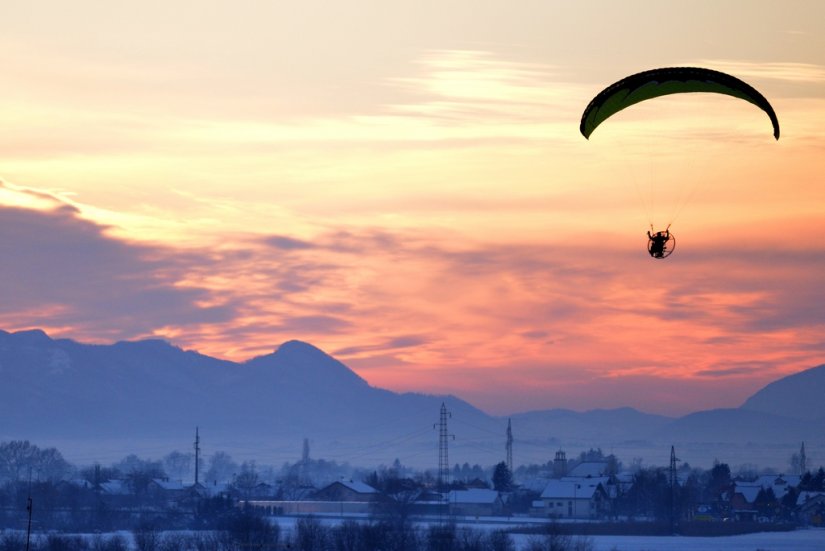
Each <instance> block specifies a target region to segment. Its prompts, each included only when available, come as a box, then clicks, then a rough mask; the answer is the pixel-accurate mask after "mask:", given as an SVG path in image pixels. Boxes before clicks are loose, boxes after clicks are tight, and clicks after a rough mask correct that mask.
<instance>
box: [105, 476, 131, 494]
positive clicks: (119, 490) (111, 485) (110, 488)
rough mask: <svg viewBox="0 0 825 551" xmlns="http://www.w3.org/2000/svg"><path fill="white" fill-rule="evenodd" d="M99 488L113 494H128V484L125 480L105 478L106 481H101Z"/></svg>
mask: <svg viewBox="0 0 825 551" xmlns="http://www.w3.org/2000/svg"><path fill="white" fill-rule="evenodd" d="M100 489H101V490H103V492H104V493H107V494H109V495H113V496H123V495H128V494H129V493H130V491H129V485H128V484H126V481H125V480H120V479H115V480H107V481H106V482H102V483H101V484H100Z"/></svg>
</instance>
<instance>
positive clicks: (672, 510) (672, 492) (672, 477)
mask: <svg viewBox="0 0 825 551" xmlns="http://www.w3.org/2000/svg"><path fill="white" fill-rule="evenodd" d="M677 461H679V460H678V459H676V448H675V447H674V446H670V472H669V476H668V479H669V480H668V482H670V532H671V533H673V534H675V533H676V485H677V484H678V481H677V479H676V462H677Z"/></svg>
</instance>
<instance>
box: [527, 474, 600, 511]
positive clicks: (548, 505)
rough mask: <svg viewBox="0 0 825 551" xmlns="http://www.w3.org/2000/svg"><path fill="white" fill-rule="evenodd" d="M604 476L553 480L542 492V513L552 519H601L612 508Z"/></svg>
mask: <svg viewBox="0 0 825 551" xmlns="http://www.w3.org/2000/svg"><path fill="white" fill-rule="evenodd" d="M603 481H604V478H563V479H561V480H550V481H549V482H548V483H547V486H546V487H545V488H544V491H543V492H542V493H541V501H543V502H544V508H543V510H542V511H541V513H542V516H547V517H551V518H578V519H593V518H600V517H602V516H604V515H605V514H607V513H608V512H609V511H610V498H609V495H608V492H607V490H606V489H605V486H604V484H603Z"/></svg>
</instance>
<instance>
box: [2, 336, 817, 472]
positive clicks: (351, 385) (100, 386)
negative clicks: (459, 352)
mask: <svg viewBox="0 0 825 551" xmlns="http://www.w3.org/2000/svg"><path fill="white" fill-rule="evenodd" d="M823 396H825V365H822V366H819V367H814V368H812V369H808V370H806V371H803V372H800V373H797V374H794V375H791V376H788V377H785V378H782V379H780V380H777V381H775V382H773V383H771V384H769V385H767V386H765V387H764V388H763V389H761V390H760V391H758V392H757V393H755V394H754V395H753V396H751V397H750V398H748V399H747V400H746V401H745V402H744V404H742V405H741V406H740V407H736V408H729V409H716V410H710V411H700V412H696V413H692V414H689V415H686V416H683V417H680V418H671V417H665V416H661V415H652V414H648V413H643V412H640V411H637V410H634V409H632V408H629V407H628V408H619V409H612V410H591V411H585V412H576V411H571V410H565V409H552V410H544V411H533V412H527V413H518V414H514V415H511V416H509V417H496V416H491V415H488V414H486V413H485V412H483V411H481V410H479V409H477V408H475V407H473V406H472V405H471V404H469V403H468V402H466V401H464V400H461V399H460V398H457V397H455V396H434V395H426V394H416V393H396V392H391V391H388V390H384V389H380V388H375V387H372V386H370V385H369V384H368V383H367V382H366V381H365V380H364V379H362V378H361V377H359V376H358V375H357V374H356V373H354V372H353V371H352V370H350V369H349V368H348V367H347V366H345V365H344V364H343V363H341V362H339V361H337V360H335V359H334V358H332V357H331V356H329V355H327V354H325V353H324V352H322V351H321V350H319V349H318V348H316V347H314V346H312V345H310V344H307V343H304V342H300V341H289V342H286V343H284V344H282V345H281V346H279V347H278V348H277V350H275V352H273V353H271V354H267V355H264V356H259V357H256V358H253V359H251V360H248V361H246V362H242V363H236V362H230V361H226V360H220V359H216V358H211V357H209V356H206V355H203V354H199V353H197V352H193V351H187V350H182V349H180V348H178V347H175V346H173V345H171V344H169V343H168V342H166V341H162V340H143V341H137V342H118V343H115V344H111V345H89V344H82V343H78V342H75V341H73V340H69V339H52V338H50V337H49V336H48V335H47V334H46V333H44V332H43V331H40V330H30V331H20V332H16V333H8V332H5V331H0V441H5V440H10V439H27V440H30V441H32V442H33V443H35V444H38V445H41V446H43V445H54V446H56V447H58V449H60V450H61V451H62V452H63V453H64V455H66V457H67V458H68V459H69V460H73V461H75V462H79V463H83V462H87V463H88V462H92V461H114V460H118V459H121V458H123V457H124V456H126V455H128V454H130V453H136V454H138V455H140V456H142V457H160V456H163V455H165V454H166V453H168V452H170V451H172V450H175V449H177V450H187V449H191V445H192V440H193V438H194V431H195V427H199V430H200V433H201V435H202V447H203V448H204V451H205V453H206V454H207V455H208V454H209V453H210V450H211V451H212V452H214V451H217V450H220V451H226V452H229V453H231V454H232V455H233V456H234V457H237V458H240V459H243V458H249V459H255V460H257V461H259V462H260V463H266V464H274V465H278V464H280V463H282V462H284V461H292V462H294V461H296V460H297V459H298V458H300V454H301V450H302V443H303V439H304V438H307V439H309V441H310V443H311V446H312V450H313V456H315V457H323V458H325V459H329V460H335V461H339V462H349V463H351V464H353V465H364V466H375V465H378V464H381V463H384V464H389V463H390V462H392V461H393V460H394V459H396V458H398V459H399V460H400V461H401V462H402V463H404V464H406V465H410V466H416V467H427V466H433V464H437V458H438V431H437V428H438V427H437V426H436V424H437V423H438V421H439V410H440V407H441V404H442V403H443V404H445V406H446V407H447V409H448V410H449V411H450V413H451V416H450V418H449V420H448V425H449V432H450V433H451V434H453V435H455V439H454V440H452V439H451V440H450V442H449V446H450V447H449V452H450V462H451V463H465V462H467V463H470V464H474V463H479V464H481V465H485V466H486V465H491V464H494V463H496V462H498V461H501V460H502V459H503V458H504V440H505V431H506V427H507V422H508V420H509V421H511V422H512V426H513V433H514V437H515V442H514V446H513V447H514V458H515V462H516V464H521V463H545V462H547V461H548V460H551V459H552V458H553V456H554V454H555V452H556V451H557V450H559V449H564V450H565V451H566V452H567V454H568V457H571V456H575V455H577V454H578V453H579V452H580V451H584V450H586V449H589V448H591V447H601V448H602V449H603V450H604V451H605V452H606V453H610V452H613V453H616V455H617V456H619V458H620V459H623V460H625V461H629V460H631V459H634V458H643V459H644V461H645V462H646V463H650V464H666V462H667V460H668V456H669V452H670V445H676V446H677V447H678V449H679V455H680V458H681V459H682V460H685V461H690V462H691V464H698V465H700V466H701V465H708V464H709V463H710V462H712V461H713V460H715V459H719V460H723V461H727V462H729V463H731V464H743V463H748V464H756V465H759V466H771V467H774V468H778V469H780V470H782V469H783V468H787V465H788V459H789V458H790V455H791V454H792V453H793V452H795V451H797V450H798V449H799V446H800V443H801V442H802V441H805V443H806V449H807V450H809V457H811V458H813V459H814V461H816V460H817V459H819V460H820V461H821V460H822V459H823V458H825V438H823V434H825V431H823V428H825V400H823V399H822V397H823Z"/></svg>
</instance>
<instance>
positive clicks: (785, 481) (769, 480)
mask: <svg viewBox="0 0 825 551" xmlns="http://www.w3.org/2000/svg"><path fill="white" fill-rule="evenodd" d="M801 480H802V478H801V477H800V476H799V475H796V474H766V475H762V476H760V477H759V478H757V479H756V480H754V481H753V484H759V485H760V486H762V487H763V488H766V489H767V488H768V487H770V486H786V487H788V486H799V482H800V481H801Z"/></svg>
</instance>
